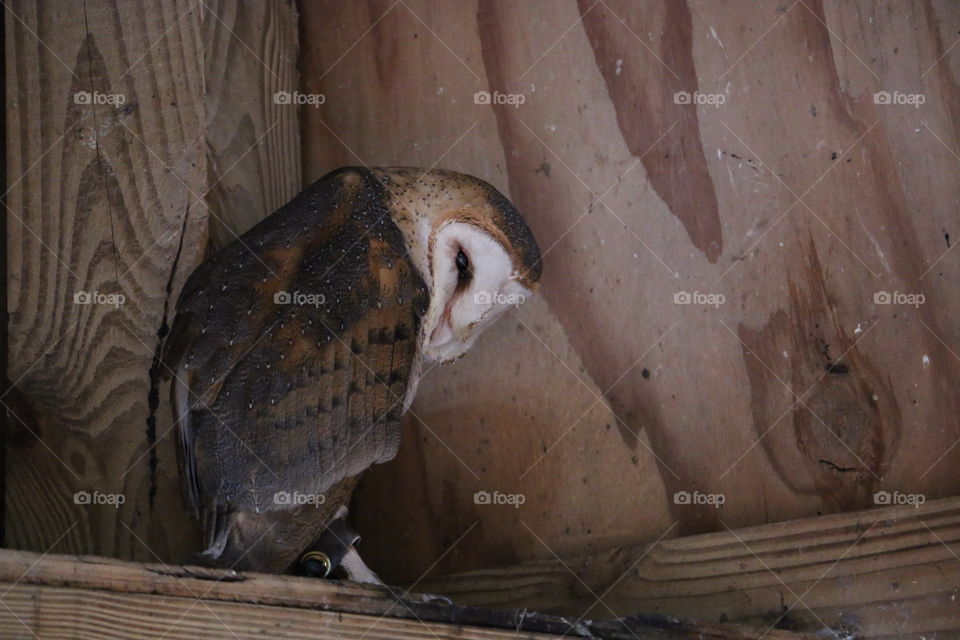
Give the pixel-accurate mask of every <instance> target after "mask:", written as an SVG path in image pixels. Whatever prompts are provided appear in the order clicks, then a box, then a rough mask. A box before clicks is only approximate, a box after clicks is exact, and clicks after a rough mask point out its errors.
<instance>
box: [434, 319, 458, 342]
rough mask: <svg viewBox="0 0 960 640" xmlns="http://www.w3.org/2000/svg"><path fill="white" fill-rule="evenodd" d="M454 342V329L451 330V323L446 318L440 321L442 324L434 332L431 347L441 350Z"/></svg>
mask: <svg viewBox="0 0 960 640" xmlns="http://www.w3.org/2000/svg"><path fill="white" fill-rule="evenodd" d="M451 340H453V329H451V328H450V322H449V321H448V320H447V319H446V318H444V319H443V320H441V321H440V324H438V325H437V328H436V329H434V330H433V335H431V336H430V347H431V348H434V349H436V348H439V347H442V346H443V345H445V344H447V343H448V342H450V341H451Z"/></svg>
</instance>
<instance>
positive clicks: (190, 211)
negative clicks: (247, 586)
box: [4, 0, 299, 559]
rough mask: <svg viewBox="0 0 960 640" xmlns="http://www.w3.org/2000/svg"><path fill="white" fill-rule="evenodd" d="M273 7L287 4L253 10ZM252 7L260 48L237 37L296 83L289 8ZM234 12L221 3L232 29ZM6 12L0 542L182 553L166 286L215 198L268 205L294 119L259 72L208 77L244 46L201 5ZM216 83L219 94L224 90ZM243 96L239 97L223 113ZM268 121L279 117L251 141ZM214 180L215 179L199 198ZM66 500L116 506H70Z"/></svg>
mask: <svg viewBox="0 0 960 640" xmlns="http://www.w3.org/2000/svg"><path fill="white" fill-rule="evenodd" d="M201 4H202V3H201ZM273 4H279V5H283V6H282V7H280V8H279V9H277V10H276V11H273V10H269V9H267V8H265V7H268V6H272V5H273ZM253 5H256V8H257V10H252V11H251V13H250V15H249V18H247V19H249V20H251V21H253V20H254V19H256V18H257V17H258V16H260V17H261V23H260V24H258V25H257V27H256V28H255V29H252V30H251V31H250V35H251V37H253V35H256V34H259V40H255V41H254V42H251V43H249V44H247V45H246V47H250V48H252V50H253V51H257V50H259V57H260V58H263V59H265V60H268V61H270V63H272V64H275V65H276V70H275V71H274V74H276V75H277V77H279V78H280V80H278V81H276V85H275V86H276V87H277V88H284V87H286V86H287V85H288V84H295V82H296V79H295V77H292V76H291V71H290V66H291V65H290V63H289V60H290V59H292V58H293V57H295V47H296V40H295V23H294V21H295V15H294V13H293V11H292V10H291V9H290V8H289V6H288V5H286V4H284V3H270V2H264V3H252V5H251V7H253ZM232 7H233V5H231V4H230V3H221V4H220V5H218V6H217V8H218V9H220V10H223V11H224V12H225V15H226V16H227V18H226V19H227V21H228V22H227V24H233V25H234V27H235V28H240V26H239V25H238V21H237V20H233V19H231V16H232V15H234V14H233V13H231V12H232V11H234V9H233V8H232ZM6 11H7V14H6V35H7V42H8V43H9V44H10V46H8V47H7V69H8V74H7V95H8V96H9V107H8V110H7V123H8V129H7V130H8V146H9V149H10V153H9V157H8V164H7V167H8V175H9V176H11V183H10V187H11V190H10V193H9V201H8V204H9V209H8V215H9V225H10V232H9V237H8V244H9V247H10V253H9V257H8V263H7V264H8V270H9V274H10V280H9V297H8V302H9V305H10V312H11V317H10V369H9V375H10V377H11V379H13V380H14V382H15V385H16V391H15V392H14V393H12V394H10V396H8V397H7V398H5V399H4V403H5V404H6V405H8V406H11V407H13V408H14V409H15V412H16V413H15V420H14V423H15V424H16V425H17V428H16V429H14V432H13V433H12V434H11V437H10V454H9V460H10V466H9V468H8V474H7V479H8V482H9V484H8V487H7V497H8V505H7V515H8V522H9V523H10V527H9V532H8V533H9V535H8V544H10V545H11V546H14V547H18V548H24V549H35V550H39V551H47V550H50V549H56V550H61V551H65V550H68V551H73V552H84V553H100V554H105V555H114V556H119V557H133V558H141V559H152V558H155V557H160V558H164V559H172V558H183V557H185V556H186V555H187V554H189V553H190V552H192V551H195V550H196V546H197V544H196V540H195V531H194V529H193V528H192V527H193V525H192V523H191V522H190V520H189V518H188V516H187V515H186V512H185V510H184V509H183V508H182V504H181V500H180V491H179V480H178V477H177V469H176V462H175V459H174V455H173V445H172V439H171V438H170V437H169V432H170V427H171V425H172V418H171V417H170V411H169V407H167V404H166V398H167V397H168V392H167V389H166V388H161V385H160V383H159V377H160V374H161V373H162V371H161V365H160V364H159V362H158V360H157V354H158V353H159V345H160V342H161V340H162V339H163V336H164V335H165V332H166V331H167V325H168V321H169V318H170V314H171V313H172V305H173V303H174V301H175V300H176V296H177V294H178V292H179V290H180V287H181V285H182V283H183V281H184V279H185V278H186V276H187V275H188V274H189V273H190V271H191V270H192V269H193V267H194V266H195V265H196V264H197V263H198V261H199V260H200V259H202V257H203V254H204V251H205V249H206V243H207V231H208V229H207V227H208V219H209V214H210V213H211V212H212V213H213V215H217V211H216V210H214V209H213V207H215V206H238V207H247V206H251V207H261V206H269V202H268V201H269V200H270V199H271V198H279V197H281V194H280V190H282V188H283V186H284V184H289V183H290V182H293V181H295V180H298V177H296V178H295V177H294V176H298V175H299V174H298V173H297V172H295V171H293V170H291V169H290V167H295V166H296V160H295V159H296V157H297V155H298V151H297V148H296V147H295V145H291V144H288V143H287V142H285V141H283V135H284V134H285V135H287V136H288V137H293V138H294V139H295V136H293V135H292V134H293V133H294V132H295V129H296V114H295V113H292V110H291V109H286V110H283V111H279V110H277V109H276V108H275V107H276V105H274V104H273V103H272V100H270V99H269V97H267V96H265V95H264V93H263V90H264V87H265V86H266V85H267V84H268V83H267V82H266V81H264V80H263V79H262V77H261V76H262V75H264V74H266V75H268V76H269V77H270V78H271V82H272V81H273V77H274V76H273V75H271V74H268V73H267V72H266V71H265V72H264V73H263V74H261V76H254V74H253V73H252V72H251V73H249V74H248V83H246V84H245V85H244V86H238V85H239V83H237V81H236V79H235V78H233V77H232V76H230V77H227V78H222V77H219V76H216V75H214V74H212V71H213V70H211V69H209V68H207V67H206V66H205V65H207V64H208V62H207V61H208V56H207V52H208V49H209V48H210V47H212V46H213V45H214V44H216V45H217V47H218V51H220V55H221V56H222V57H226V58H227V59H226V60H222V62H224V64H229V62H230V60H229V58H231V57H232V58H234V59H236V61H237V63H238V66H239V67H244V68H250V67H248V66H245V65H247V64H248V63H247V62H243V63H241V62H240V59H241V56H247V55H249V53H248V51H247V49H246V48H245V47H244V46H240V45H237V44H236V43H230V42H227V39H228V38H234V37H235V35H234V34H233V33H232V32H230V31H229V29H228V28H227V27H224V28H222V29H220V28H217V27H216V26H214V25H213V23H212V22H211V20H213V15H212V14H210V13H209V12H210V11H211V10H210V9H209V8H204V7H202V6H201V5H198V4H197V3H192V2H172V3H163V4H157V3H143V2H124V3H115V2H110V1H107V0H102V1H99V2H86V3H67V4H57V5H52V4H46V3H36V2H29V1H26V2H14V3H8V4H7V5H6ZM201 12H207V13H208V14H209V15H206V16H201ZM263 16H273V21H272V22H271V21H269V20H266V19H264V18H263ZM283 20H286V30H285V31H284V29H283V27H282V26H281V23H282V22H283ZM214 22H217V21H215V20H214ZM241 22H242V21H241ZM244 33H245V34H246V33H247V32H246V31H245V32H244ZM264 33H266V34H269V36H270V37H265V36H264V35H263V34H264ZM284 34H286V35H284ZM205 73H206V74H207V75H206V77H205ZM227 80H229V81H230V82H231V85H230V88H229V90H221V89H222V85H221V82H224V81H227ZM244 90H246V91H248V92H249V93H248V94H246V95H245V96H244V98H245V100H244V101H243V103H242V105H238V104H234V105H232V106H231V108H227V107H226V106H224V105H223V104H222V102H223V101H224V100H227V99H228V98H229V96H230V95H231V94H232V92H237V93H236V95H237V96H240V95H243V91H244ZM79 94H82V95H84V96H88V98H80V99H77V98H76V97H75V96H77V95H79ZM97 96H99V98H98V97H97ZM238 102H239V100H238ZM258 105H259V108H258ZM243 109H247V110H250V111H257V112H258V113H259V114H261V115H259V116H258V118H256V119H255V118H253V117H251V116H244V115H243ZM274 112H278V113H277V115H278V116H280V115H281V114H282V120H283V122H282V123H280V124H278V125H277V126H276V127H274V128H273V129H272V130H271V134H270V135H269V136H268V135H262V133H259V129H260V128H263V124H262V123H263V122H265V121H266V119H267V118H268V116H269V114H271V113H274ZM238 121H250V122H252V123H253V124H251V125H250V127H248V129H247V130H244V131H247V133H244V131H238V132H237V135H236V136H235V137H234V138H231V139H227V138H226V137H225V134H224V131H225V130H226V129H228V128H229V127H230V126H233V125H234V124H235V123H236V122H238ZM255 132H256V133H257V135H261V136H262V138H261V139H260V146H259V147H257V148H256V149H254V150H253V152H252V153H251V154H246V151H247V148H244V147H243V143H244V140H246V139H247V138H249V137H250V136H251V135H253V133H255ZM244 136H246V137H244ZM252 142H253V141H251V144H252ZM251 158H256V159H257V162H256V163H255V164H249V163H250V162H251ZM291 158H293V160H291ZM245 162H246V163H247V164H244V163H245ZM235 163H236V164H238V166H239V165H242V166H239V169H237V170H239V171H241V172H242V173H243V176H242V184H243V185H244V186H245V188H246V189H247V195H249V194H254V195H253V196H250V197H249V198H247V200H244V198H242V197H240V196H238V195H237V192H236V190H235V189H233V188H232V187H231V185H232V184H234V183H232V182H231V180H236V179H237V178H236V177H235V176H234V174H233V169H231V167H232V165H233V164H235ZM268 167H277V168H278V169H277V172H278V173H280V174H283V175H286V176H288V181H287V183H282V181H280V180H276V179H275V178H276V176H273V175H271V172H270V171H269V170H268V169H267V168H268ZM261 174H262V175H261ZM221 178H222V179H221ZM268 184H269V185H276V186H277V189H278V191H276V192H274V191H272V190H271V189H272V188H266V187H264V186H262V185H268ZM258 185H261V186H258ZM211 187H217V189H218V190H217V191H216V193H215V194H210V195H208V190H209V189H210V188H211ZM293 188H295V187H293ZM264 194H266V195H264ZM258 199H259V200H260V201H259V202H255V201H256V200H258ZM250 202H253V204H250ZM224 203H225V204H224ZM234 215H235V216H236V219H235V221H234V222H233V223H231V224H234V226H237V227H239V226H242V225H243V224H245V222H244V220H245V218H244V216H247V215H249V212H248V211H246V210H232V211H231V213H230V214H224V213H223V212H222V211H221V212H219V218H220V219H225V220H228V221H229V220H234V218H233V216H234ZM81 292H86V293H94V292H97V293H99V294H104V295H122V296H123V302H122V304H118V305H112V306H111V305H108V304H76V303H75V298H74V296H75V294H78V293H81ZM78 492H86V493H87V494H90V495H91V496H94V501H95V500H96V496H111V497H108V498H107V500H112V501H114V502H116V501H118V499H117V498H115V497H112V496H122V499H123V502H122V504H120V505H119V506H116V505H114V504H78V503H77V502H76V500H75V495H76V494H77V493H78Z"/></svg>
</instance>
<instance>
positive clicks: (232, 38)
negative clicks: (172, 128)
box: [203, 0, 302, 249]
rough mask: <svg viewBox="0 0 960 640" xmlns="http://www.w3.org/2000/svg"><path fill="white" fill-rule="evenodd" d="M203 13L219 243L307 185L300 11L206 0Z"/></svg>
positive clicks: (212, 197) (215, 240)
mask: <svg viewBox="0 0 960 640" xmlns="http://www.w3.org/2000/svg"><path fill="white" fill-rule="evenodd" d="M204 8H205V11H204V12H203V43H204V58H203V61H204V73H205V80H206V95H205V106H206V111H207V116H208V119H209V121H208V122H209V124H208V127H207V132H206V136H207V144H208V147H209V155H208V159H209V162H210V171H211V175H210V180H211V186H210V193H209V195H208V197H207V200H208V202H209V203H210V208H211V210H212V211H213V212H214V214H215V215H214V216H213V218H212V219H211V221H210V242H211V245H212V248H214V249H218V248H220V247H222V246H224V245H226V244H227V243H229V242H231V241H232V240H234V239H235V238H236V237H237V236H239V235H240V234H242V233H243V232H245V231H246V230H247V229H249V228H250V227H252V226H253V225H254V224H256V223H257V222H259V221H260V220H262V219H263V218H265V217H267V216H268V215H270V214H271V213H273V212H274V211H276V210H277V209H279V208H280V207H281V206H282V205H284V204H286V203H287V202H288V201H289V200H290V199H291V198H293V196H295V195H297V193H299V192H300V189H301V186H302V185H301V180H300V174H301V168H300V165H301V159H300V118H299V112H300V108H301V107H300V106H298V105H297V104H295V103H294V102H293V101H292V100H291V101H289V102H287V101H285V100H284V99H285V97H286V96H288V95H291V94H292V93H293V92H294V91H296V90H297V88H298V83H299V74H298V72H297V54H298V52H299V44H298V42H297V24H298V22H297V18H298V16H297V11H296V8H295V5H294V3H293V2H283V1H281V0H271V1H266V0H264V1H260V2H252V3H250V2H238V1H237V0H217V1H215V2H206V3H205V7H204Z"/></svg>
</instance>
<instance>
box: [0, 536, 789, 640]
mask: <svg viewBox="0 0 960 640" xmlns="http://www.w3.org/2000/svg"><path fill="white" fill-rule="evenodd" d="M0 590H2V592H3V593H4V595H3V598H2V604H3V605H4V606H3V607H2V608H0V636H3V637H12V636H15V635H17V634H23V633H24V632H25V631H27V632H29V633H33V634H35V635H36V637H38V638H48V637H49V638H58V637H62V636H63V634H64V633H65V632H66V630H68V629H69V630H71V632H72V633H73V634H74V635H71V637H76V638H115V637H116V638H141V637H143V638H149V637H157V636H159V635H163V636H164V637H171V638H194V637H202V638H229V637H237V638H241V637H242V638H247V637H259V635H258V634H265V635H269V637H275V638H305V637H321V638H328V637H329V638H339V637H373V638H381V637H382V638H399V637H408V638H428V637H439V638H501V637H508V636H509V637H517V635H518V634H519V636H520V637H528V638H540V637H555V635H559V634H569V635H570V636H573V637H577V636H583V635H589V636H590V637H598V638H628V637H629V638H635V639H636V640H680V639H683V638H701V639H708V640H709V639H716V640H720V639H731V640H732V639H739V640H757V639H758V638H760V637H761V633H762V630H757V629H751V628H747V627H743V626H736V625H728V624H704V623H693V622H686V621H682V620H677V619H676V618H673V619H669V618H665V617H656V616H651V617H636V618H630V619H626V620H623V621H614V620H609V621H579V620H578V621H576V622H575V623H573V624H571V621H569V620H565V619H564V618H562V617H558V616H549V615H543V614H539V613H536V612H534V611H529V610H526V609H524V610H522V611H520V610H518V611H493V610H488V609H478V608H465V607H458V606H452V605H449V604H447V603H443V602H439V601H437V600H435V599H434V600H432V601H428V600H425V599H424V597H423V596H419V595H417V594H413V595H409V596H408V595H407V594H406V593H403V594H402V597H403V598H404V599H402V600H401V599H399V598H400V597H401V592H400V591H393V592H387V591H385V590H382V589H379V588H374V587H371V586H369V585H360V584H355V583H340V582H335V581H326V580H315V579H310V578H299V577H294V576H271V575H262V574H241V573H238V572H234V571H223V570H211V569H205V568H202V567H183V566H169V565H161V564H139V563H132V562H125V561H120V560H113V559H107V558H100V557H93V556H83V557H73V556H59V555H54V554H50V555H41V554H36V553H29V552H19V551H9V550H0ZM547 634H550V635H549V636H548V635H547ZM766 637H767V638H770V640H778V639H779V640H787V639H788V638H803V636H800V635H795V634H787V633H783V632H779V631H773V632H771V633H770V634H769V635H767V636H766Z"/></svg>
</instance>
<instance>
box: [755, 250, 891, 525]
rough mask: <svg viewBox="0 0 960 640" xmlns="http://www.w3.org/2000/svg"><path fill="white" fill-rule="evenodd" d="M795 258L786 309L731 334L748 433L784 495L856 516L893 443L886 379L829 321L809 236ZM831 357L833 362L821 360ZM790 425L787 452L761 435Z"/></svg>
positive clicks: (780, 443) (830, 309)
mask: <svg viewBox="0 0 960 640" xmlns="http://www.w3.org/2000/svg"><path fill="white" fill-rule="evenodd" d="M805 253H806V257H807V262H806V264H804V265H803V268H802V269H798V270H797V274H798V275H796V276H794V277H791V278H790V279H789V282H788V287H789V291H790V307H789V309H781V310H779V311H776V312H775V313H773V314H772V315H771V316H770V319H769V320H768V321H767V322H766V323H765V324H764V326H762V327H761V328H759V329H751V328H749V327H747V326H745V325H743V324H741V325H740V326H739V328H738V334H739V337H740V339H741V340H742V341H743V344H744V345H745V346H744V347H743V359H744V364H745V366H746V370H747V375H748V378H749V380H750V394H751V404H752V410H753V421H754V428H755V430H756V435H757V438H758V439H759V443H760V446H762V447H763V450H764V451H766V453H767V457H768V458H769V460H770V461H771V463H772V464H773V465H774V467H775V468H776V469H777V472H778V474H779V475H780V477H781V479H782V480H783V481H784V482H785V483H786V484H787V485H789V486H790V487H791V489H793V490H794V491H795V492H797V493H800V494H816V495H819V496H820V497H821V498H823V500H824V501H825V502H826V504H828V505H830V507H831V508H832V509H834V510H837V511H846V510H853V509H862V508H866V507H869V506H871V505H872V502H871V499H872V495H873V491H874V488H875V486H876V485H877V484H878V483H879V482H880V479H881V478H882V476H883V474H884V471H885V468H886V466H887V464H888V463H889V461H890V460H891V458H892V457H893V454H894V452H895V451H896V448H897V446H898V444H899V441H900V430H901V419H900V408H899V406H898V404H897V400H896V396H895V395H894V392H893V388H892V386H891V384H890V380H889V378H888V377H887V376H886V375H885V374H883V373H881V372H880V370H879V369H878V368H877V367H875V366H874V365H873V363H872V362H871V361H870V360H869V359H868V358H867V357H866V356H865V355H864V354H863V352H862V351H861V350H860V348H859V347H858V346H857V345H856V344H855V343H856V339H855V338H856V337H857V336H851V335H849V334H848V333H847V332H846V331H845V329H844V328H843V326H842V325H841V324H840V323H839V322H838V321H837V318H836V316H835V312H834V308H833V305H832V304H831V302H830V299H829V296H828V293H827V285H826V283H825V281H824V276H823V270H822V265H821V263H820V260H819V257H818V255H817V251H816V248H815V247H814V245H813V239H812V238H810V239H809V241H808V242H807V246H806V248H805ZM831 353H835V354H837V356H838V359H839V358H842V361H843V362H842V363H841V362H839V360H838V361H833V360H829V359H828V360H827V361H826V362H824V360H825V359H826V358H828V357H829V354H831ZM784 354H786V355H787V357H784ZM788 425H789V426H788ZM790 427H792V429H793V434H794V438H793V440H794V443H795V449H794V448H788V447H784V446H783V439H782V438H776V437H773V436H772V435H771V434H770V432H772V431H773V430H776V429H788V428H790ZM768 436H769V437H768ZM746 461H747V459H746V458H744V460H743V461H741V464H744V463H746Z"/></svg>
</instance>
